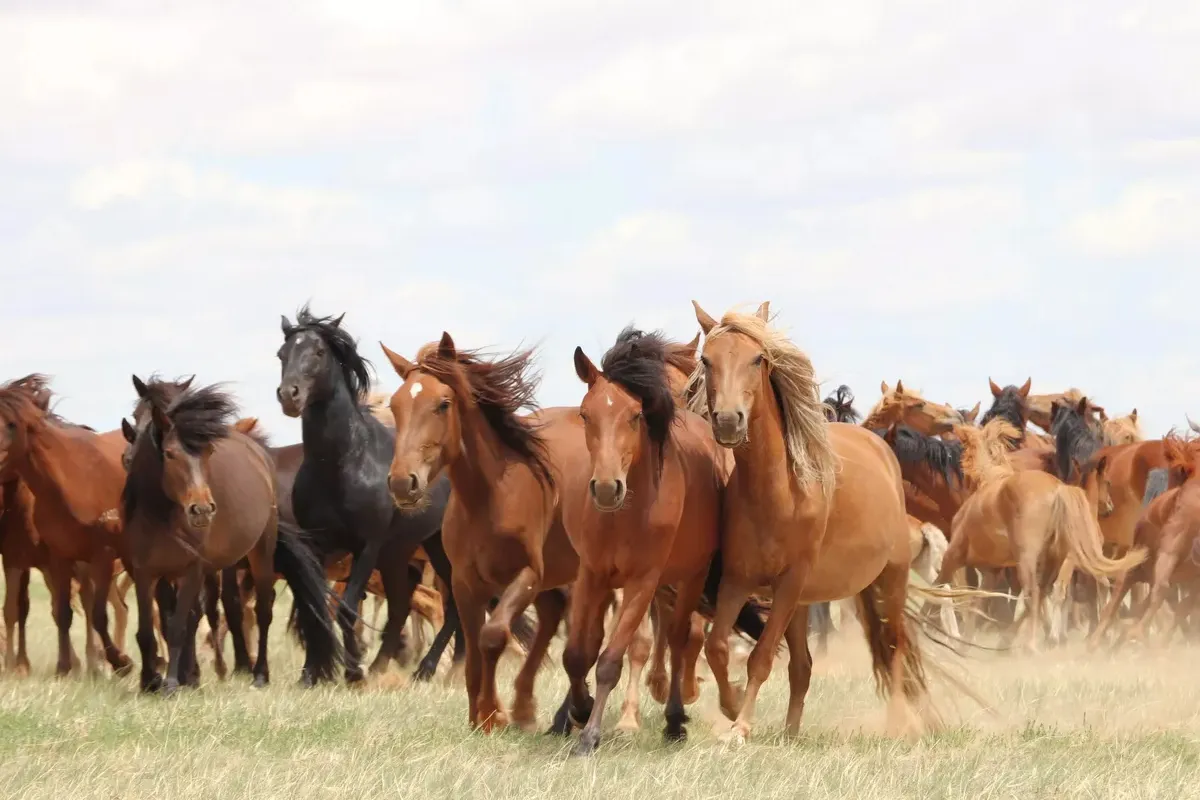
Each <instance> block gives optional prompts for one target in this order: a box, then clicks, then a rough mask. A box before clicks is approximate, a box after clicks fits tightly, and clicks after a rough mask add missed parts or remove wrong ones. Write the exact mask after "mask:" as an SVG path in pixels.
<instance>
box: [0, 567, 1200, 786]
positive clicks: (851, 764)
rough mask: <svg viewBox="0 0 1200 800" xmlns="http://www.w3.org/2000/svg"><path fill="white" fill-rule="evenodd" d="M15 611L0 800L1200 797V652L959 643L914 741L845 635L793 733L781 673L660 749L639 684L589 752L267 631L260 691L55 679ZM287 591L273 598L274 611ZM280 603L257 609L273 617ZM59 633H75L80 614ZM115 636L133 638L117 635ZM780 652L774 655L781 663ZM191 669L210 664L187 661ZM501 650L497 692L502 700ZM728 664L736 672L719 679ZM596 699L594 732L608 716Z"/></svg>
mask: <svg viewBox="0 0 1200 800" xmlns="http://www.w3.org/2000/svg"><path fill="white" fill-rule="evenodd" d="M37 591H38V593H37V594H36V595H35V597H34V611H33V614H32V617H31V623H30V631H31V645H30V648H31V654H32V658H33V661H34V675H33V676H32V677H30V678H29V679H26V680H18V679H16V678H14V677H13V676H5V677H4V678H3V679H0V797H4V798H24V797H29V798H35V797H36V798H39V799H44V798H68V799H69V800H83V799H84V798H117V797H120V798H143V797H144V798H166V797H170V798H191V797H197V798H205V800H223V799H224V798H235V797H236V798H242V797H245V798H250V797H253V798H289V799H291V800H298V799H299V798H309V797H348V798H351V797H352V798H358V797H363V798H374V797H413V798H416V797H420V798H423V799H424V798H440V797H478V798H493V797H495V798H508V797H512V798H541V797H547V798H548V797H555V798H571V799H572V800H577V799H578V798H584V797H612V798H625V797H643V798H660V797H685V798H710V797H711V798H739V797H747V798H765V797H787V798H793V797H804V798H827V797H828V798H835V797H836V798H863V799H866V798H872V799H874V798H899V797H920V798H928V799H930V800H932V798H941V797H966V798H972V799H973V800H974V799H977V798H992V797H997V798H1009V797H1014V798H1016V797H1019V798H1040V797H1055V798H1059V797H1114V798H1142V797H1146V798H1149V797H1191V796H1200V783H1198V782H1197V780H1198V779H1200V768H1198V762H1200V748H1198V746H1197V745H1198V742H1200V659H1198V656H1200V650H1197V649H1195V648H1182V647H1181V648H1177V649H1171V650H1168V651H1146V650H1139V651H1136V652H1127V653H1123V654H1120V655H1118V656H1115V657H1114V656H1105V657H1096V658H1089V657H1087V656H1086V655H1085V654H1084V653H1083V652H1082V650H1081V649H1079V648H1074V647H1072V648H1068V649H1066V650H1065V651H1060V652H1056V653H1053V654H1050V655H1046V656H1042V657H1039V658H1032V657H1021V656H1011V655H1009V656H985V655H976V656H974V657H973V658H972V660H971V662H970V663H969V664H966V665H965V667H963V668H960V672H962V674H965V675H966V676H967V677H968V680H969V681H970V683H971V685H972V686H973V687H974V688H975V689H976V690H978V691H980V692H982V693H983V694H984V695H985V696H986V697H987V698H988V699H989V701H990V702H991V703H992V704H993V706H994V713H993V714H988V713H986V712H983V711H980V710H979V709H978V707H973V706H972V705H971V704H970V703H969V702H960V703H959V704H958V710H957V711H956V710H955V709H954V708H953V706H952V705H949V704H947V703H946V700H947V699H948V698H950V697H952V695H953V692H952V690H950V689H947V688H945V687H942V686H939V687H937V688H936V689H935V691H936V693H937V696H938V698H939V699H940V700H941V701H942V703H943V705H944V706H948V708H949V715H950V717H951V725H950V726H949V727H948V728H946V729H945V730H943V731H941V732H939V733H935V734H931V735H928V736H926V737H925V738H924V739H922V740H921V741H919V742H917V743H907V742H899V741H893V740H889V739H886V738H883V737H881V736H880V735H878V731H880V730H881V729H882V725H883V721H884V712H883V704H882V703H881V702H880V701H879V700H878V699H877V698H876V697H875V694H874V689H873V686H872V684H871V683H870V680H869V673H868V663H867V656H866V650H865V647H864V646H863V645H862V643H861V641H860V639H859V638H858V637H857V635H852V636H847V637H845V638H844V639H842V640H840V641H837V642H835V643H834V646H833V647H832V648H831V650H830V652H829V654H828V655H827V656H826V657H824V658H819V659H818V663H817V666H816V675H815V677H814V679H813V684H812V690H811V693H810V696H809V702H808V707H807V713H806V717H805V732H804V733H803V735H802V736H801V737H799V738H798V739H796V740H788V739H785V738H784V737H783V736H782V733H781V731H782V724H783V714H784V709H785V707H786V690H787V681H786V669H785V668H784V664H783V663H782V660H781V661H780V662H779V663H777V666H776V669H775V673H774V675H773V677H772V679H771V681H770V682H769V683H768V684H767V686H766V689H765V690H764V696H763V701H762V703H761V705H760V709H761V716H760V725H759V727H758V728H757V729H756V731H755V735H754V737H753V738H752V740H751V741H750V743H748V744H747V745H745V746H744V747H741V748H735V747H727V746H725V745H722V744H721V743H720V742H718V740H717V738H716V736H715V735H714V733H713V726H714V723H716V724H718V725H719V724H720V719H719V717H720V715H719V713H718V712H717V711H716V705H715V699H714V695H715V692H714V690H713V687H712V684H711V683H706V684H705V686H704V691H703V694H702V697H701V700H700V701H699V703H697V705H696V706H695V707H693V709H692V716H693V722H692V724H691V726H690V733H691V737H690V739H689V741H688V742H687V744H685V745H682V746H676V747H667V746H664V745H663V744H662V743H661V740H660V737H659V731H660V729H661V725H662V716H661V709H660V708H659V707H657V706H656V705H655V704H654V703H653V701H652V700H650V699H649V696H648V694H647V693H643V702H644V704H645V705H644V707H643V721H644V727H643V730H642V731H641V732H640V733H639V734H637V735H633V736H624V737H622V736H618V735H610V736H609V737H608V738H607V739H606V740H605V742H604V744H603V746H602V750H601V752H600V753H599V754H598V755H597V756H596V757H595V758H593V759H591V760H578V759H570V758H568V757H567V749H568V745H567V744H565V743H564V742H563V741H562V740H560V739H556V738H551V737H547V736H543V735H536V736H530V735H525V734H521V733H519V732H510V733H505V734H502V735H496V736H492V737H485V736H481V735H472V734H470V733H468V732H467V729H466V725H465V716H466V698H465V696H464V693H463V690H462V689H461V687H460V686H459V685H457V684H456V685H455V686H453V687H452V688H446V687H445V686H443V685H442V681H441V680H439V681H437V683H436V684H435V685H431V686H411V685H405V681H403V680H402V679H392V680H389V681H385V682H380V683H376V684H374V685H372V686H371V687H370V688H368V689H365V690H361V691H351V690H347V689H345V688H343V687H338V688H335V689H329V688H327V689H321V690H317V691H312V692H302V691H299V690H297V689H295V688H294V687H293V686H292V682H293V679H294V677H295V674H296V669H297V667H298V663H299V661H298V656H299V653H298V651H297V650H296V649H295V648H294V647H293V646H292V645H291V644H290V642H288V641H286V640H285V639H284V637H283V635H282V634H283V631H282V627H283V626H282V624H279V625H277V626H276V630H275V631H274V634H273V637H272V638H273V639H274V640H275V647H274V649H273V651H272V654H273V663H272V674H273V678H274V684H273V685H272V686H271V687H270V688H269V689H267V690H266V691H254V690H252V689H250V688H249V686H248V684H247V683H246V682H244V681H240V680H239V681H233V682H229V683H217V682H215V680H214V678H213V675H212V672H211V670H210V669H206V671H205V678H206V683H205V685H204V686H203V687H202V688H201V689H200V690H199V691H198V692H185V693H183V694H182V696H179V697H177V698H174V699H171V700H169V701H164V700H162V699H160V698H157V697H141V696H139V695H138V694H137V692H136V690H135V685H134V682H133V680H132V679H130V680H128V681H114V680H113V679H111V678H108V677H105V678H103V679H101V680H99V681H94V682H93V681H88V680H85V679H81V678H71V679H67V680H56V679H54V678H53V677H52V676H51V674H50V673H51V670H52V667H53V658H54V650H53V631H52V627H51V623H50V619H49V611H48V608H49V604H48V603H47V602H46V600H45V595H44V592H43V591H42V590H41V586H40V584H39V585H38V586H37ZM288 602H290V600H289V599H288V597H287V595H286V593H284V595H283V597H281V603H280V608H281V609H284V608H286V607H287V603H288ZM283 618H284V614H283V613H282V610H281V611H280V612H279V613H277V614H276V620H277V621H278V620H282V619H283ZM77 627H78V623H77ZM129 638H130V644H131V645H132V638H133V637H132V631H131V632H130V637H129ZM785 657H786V656H785ZM202 658H203V659H204V666H205V667H206V668H207V666H208V661H207V655H206V654H202ZM512 669H513V667H512V664H511V662H510V663H508V664H507V665H506V669H505V675H504V678H505V679H504V682H503V683H502V686H503V687H504V695H505V697H506V698H507V697H509V696H510V691H511V690H510V688H509V687H510V685H511V683H510V680H509V676H511V674H512ZM734 674H735V675H737V676H739V677H740V676H742V675H744V670H743V669H742V668H741V665H740V664H739V665H738V669H737V670H736V671H735V673H734ZM564 689H565V681H564V679H563V676H562V671H561V668H560V667H559V666H558V662H557V660H556V661H555V662H554V663H553V664H551V665H548V666H547V668H546V669H545V670H544V672H543V678H542V680H541V682H540V684H539V693H538V694H539V700H540V703H541V720H542V723H543V725H548V723H549V719H550V714H551V713H552V711H553V708H554V707H555V706H556V705H557V701H558V700H559V699H560V698H561V696H562V692H563V691H564ZM618 706H619V703H618V704H613V706H612V707H611V709H610V719H609V723H610V727H611V724H612V723H614V722H615V720H616V717H617V715H618V713H619V707H618Z"/></svg>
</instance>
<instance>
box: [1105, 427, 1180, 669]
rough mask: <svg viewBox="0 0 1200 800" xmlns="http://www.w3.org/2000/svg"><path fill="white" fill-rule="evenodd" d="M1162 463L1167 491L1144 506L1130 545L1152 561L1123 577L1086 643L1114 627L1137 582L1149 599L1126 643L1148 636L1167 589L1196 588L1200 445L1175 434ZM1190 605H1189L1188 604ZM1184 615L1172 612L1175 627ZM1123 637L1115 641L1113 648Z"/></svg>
mask: <svg viewBox="0 0 1200 800" xmlns="http://www.w3.org/2000/svg"><path fill="white" fill-rule="evenodd" d="M1161 441H1162V448H1163V458H1164V461H1165V462H1166V466H1167V469H1168V471H1169V473H1170V482H1169V485H1170V487H1171V488H1169V489H1168V490H1167V491H1166V492H1165V493H1164V494H1162V495H1160V496H1159V497H1157V498H1155V499H1154V500H1153V501H1152V502H1151V503H1150V505H1149V506H1147V507H1146V509H1145V511H1144V512H1143V514H1142V517H1141V519H1140V520H1138V523H1137V527H1136V530H1135V532H1134V544H1135V545H1136V546H1138V547H1145V548H1147V549H1148V550H1149V552H1150V558H1148V559H1147V560H1146V561H1144V562H1143V563H1141V564H1140V565H1138V566H1137V567H1135V568H1134V569H1131V570H1130V571H1129V572H1127V573H1125V574H1124V575H1122V576H1121V577H1120V578H1119V579H1118V581H1117V585H1116V587H1115V588H1114V590H1113V593H1112V596H1111V597H1110V598H1109V601H1108V605H1107V606H1105V608H1104V612H1103V614H1102V615H1101V620H1100V625H1099V627H1098V628H1096V630H1095V631H1094V632H1093V634H1092V636H1091V637H1090V639H1089V641H1088V644H1089V645H1091V646H1093V647H1094V646H1095V645H1096V644H1098V643H1099V642H1100V641H1101V639H1102V638H1103V636H1104V634H1105V633H1106V632H1107V631H1108V629H1109V628H1110V627H1111V626H1112V624H1113V620H1114V619H1115V618H1116V615H1117V609H1118V608H1119V607H1120V605H1121V601H1122V600H1123V599H1124V597H1125V594H1126V593H1127V592H1128V591H1129V589H1130V588H1131V587H1132V586H1134V585H1135V584H1138V583H1149V584H1150V596H1149V598H1148V599H1147V600H1146V602H1144V603H1142V604H1141V608H1140V609H1139V610H1140V612H1141V613H1140V615H1139V617H1138V620H1137V622H1136V623H1135V624H1134V626H1133V628H1132V630H1130V631H1128V632H1127V635H1128V638H1131V639H1142V638H1144V637H1145V636H1146V632H1147V628H1148V626H1149V624H1150V620H1151V619H1153V617H1154V615H1155V613H1157V611H1158V610H1159V608H1161V607H1162V604H1163V601H1164V600H1165V599H1166V598H1167V590H1168V588H1170V587H1171V586H1172V585H1173V584H1175V583H1195V582H1196V581H1197V579H1200V564H1198V563H1197V561H1196V560H1195V556H1194V555H1193V554H1194V552H1195V550H1194V548H1195V546H1196V542H1197V540H1198V539H1200V478H1197V475H1198V474H1200V442H1197V441H1185V440H1181V439H1179V438H1177V437H1176V436H1174V435H1168V436H1166V437H1165V438H1163V439H1162V440H1161ZM1190 604H1191V603H1189V605H1190ZM1184 616H1185V614H1184V613H1183V612H1182V611H1181V610H1180V609H1176V625H1178V624H1179V622H1180V621H1181V620H1182V618H1183V617H1184ZM1124 638H1126V637H1124V636H1123V637H1121V639H1118V641H1117V644H1120V642H1121V641H1123V640H1124Z"/></svg>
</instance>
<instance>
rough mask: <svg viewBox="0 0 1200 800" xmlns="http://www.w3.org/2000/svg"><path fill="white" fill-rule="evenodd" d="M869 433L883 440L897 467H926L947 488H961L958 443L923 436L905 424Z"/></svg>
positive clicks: (961, 476)
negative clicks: (894, 458)
mask: <svg viewBox="0 0 1200 800" xmlns="http://www.w3.org/2000/svg"><path fill="white" fill-rule="evenodd" d="M873 433H875V434H876V435H878V436H881V437H883V440H884V441H886V442H887V443H888V445H889V446H891V448H892V452H894V453H895V454H896V459H897V460H898V461H899V462H900V463H901V464H909V465H914V466H924V467H927V468H928V469H929V470H930V471H931V472H933V473H934V474H935V475H940V476H942V478H943V479H944V480H945V481H946V485H947V486H950V487H953V486H954V485H955V482H957V483H958V485H959V486H962V485H963V482H964V480H965V478H964V476H963V468H962V453H963V446H962V443H961V442H955V441H950V440H947V439H941V438H939V437H937V436H923V435H921V433H920V432H919V431H917V430H915V429H913V428H910V427H909V426H907V425H893V426H892V427H891V428H886V429H881V430H874V431H873Z"/></svg>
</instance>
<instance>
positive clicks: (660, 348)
mask: <svg viewBox="0 0 1200 800" xmlns="http://www.w3.org/2000/svg"><path fill="white" fill-rule="evenodd" d="M669 346H670V343H669V342H668V341H667V340H666V338H665V337H664V336H663V335H662V333H661V332H660V331H654V332H652V333H646V332H644V331H639V330H637V329H636V328H633V327H632V326H630V327H627V328H625V329H624V330H623V331H621V333H620V334H618V335H617V341H616V343H615V344H614V345H613V346H612V347H611V348H609V350H608V352H607V353H605V354H604V358H602V359H601V360H600V371H601V372H603V373H604V377H606V378H608V379H609V380H610V381H612V382H613V383H617V384H620V385H621V386H622V387H623V388H624V389H625V390H626V391H628V392H629V393H630V394H632V395H633V396H634V397H636V398H638V400H640V401H641V403H642V417H643V418H644V419H645V421H646V432H647V434H648V435H649V437H650V443H651V444H652V445H653V446H654V450H655V456H656V459H655V461H656V464H657V466H658V468H659V470H661V469H662V464H663V448H664V447H666V444H667V438H668V437H669V436H670V434H671V423H672V422H673V421H674V420H675V397H674V395H673V394H671V383H670V381H669V380H668V378H667V355H668V353H667V349H668V347H669Z"/></svg>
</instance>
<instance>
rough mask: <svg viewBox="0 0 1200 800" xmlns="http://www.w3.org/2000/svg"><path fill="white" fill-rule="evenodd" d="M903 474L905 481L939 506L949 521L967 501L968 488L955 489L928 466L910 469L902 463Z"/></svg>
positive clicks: (942, 476)
mask: <svg viewBox="0 0 1200 800" xmlns="http://www.w3.org/2000/svg"><path fill="white" fill-rule="evenodd" d="M900 466H901V473H902V475H903V477H904V479H905V480H907V481H908V482H909V483H911V484H912V485H913V486H915V487H916V488H917V489H918V490H920V492H921V493H922V494H924V495H925V496H926V497H928V498H929V499H930V500H932V501H933V502H934V503H936V504H937V506H938V508H939V509H940V510H941V512H942V513H943V514H944V515H946V518H947V519H952V518H953V517H954V514H955V512H956V511H958V509H959V507H960V506H961V505H962V504H963V501H964V500H965V499H966V488H965V487H962V488H958V489H955V488H954V487H952V486H951V485H950V484H949V483H948V482H947V480H946V477H945V476H944V475H942V474H941V473H940V472H935V471H934V470H933V469H931V468H930V467H929V466H927V465H921V466H917V467H915V468H912V467H909V466H907V465H905V464H903V463H901V465H900Z"/></svg>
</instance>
